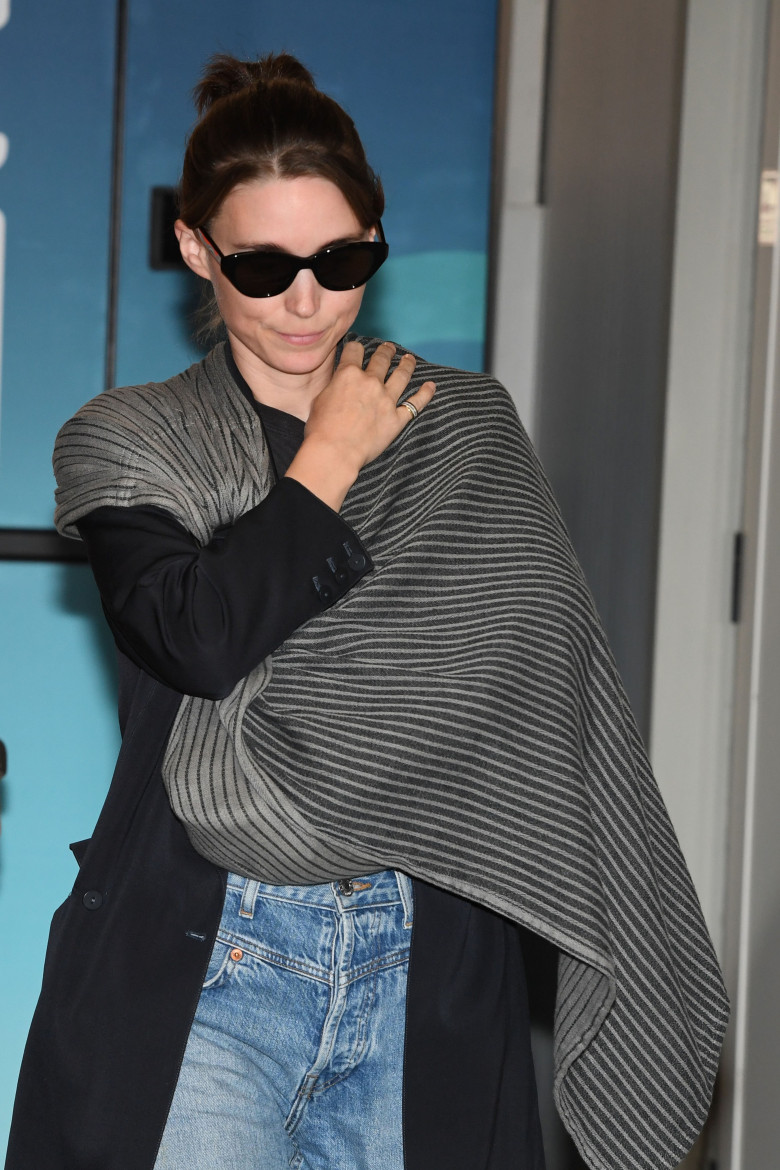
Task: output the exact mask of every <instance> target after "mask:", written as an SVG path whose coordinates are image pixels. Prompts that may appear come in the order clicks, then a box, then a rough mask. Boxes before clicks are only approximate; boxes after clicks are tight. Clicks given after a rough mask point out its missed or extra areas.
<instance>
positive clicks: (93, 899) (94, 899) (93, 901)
mask: <svg viewBox="0 0 780 1170" xmlns="http://www.w3.org/2000/svg"><path fill="white" fill-rule="evenodd" d="M81 900H82V902H83V903H84V905H85V906H86V908H87V910H99V909H100V907H101V906H102V905H103V895H102V894H101V892H100V890H87V892H86V894H85V895H84V897H83V898H82V899H81Z"/></svg>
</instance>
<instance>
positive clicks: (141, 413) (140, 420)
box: [52, 346, 253, 536]
mask: <svg viewBox="0 0 780 1170" xmlns="http://www.w3.org/2000/svg"><path fill="white" fill-rule="evenodd" d="M231 386H232V381H231V379H230V376H229V372H228V368H227V363H226V361H225V357H224V349H223V347H222V346H218V347H217V348H216V349H215V350H213V351H212V352H211V353H210V354H208V355H207V356H206V357H205V358H204V359H203V360H202V361H201V362H198V363H196V364H195V365H193V366H190V368H189V369H187V370H185V371H184V372H183V373H181V374H177V375H176V376H175V377H173V378H169V379H167V380H166V381H164V382H149V383H146V384H144V385H140V386H122V387H117V388H115V389H112V390H107V391H105V392H104V393H103V394H99V395H98V396H97V397H96V398H93V399H92V400H91V401H90V402H88V403H86V405H85V406H82V408H81V409H80V410H79V411H78V412H77V413H76V414H75V415H74V416H73V417H72V418H71V419H69V420H68V422H66V423H65V425H64V426H63V427H62V428H61V430H60V432H59V434H58V435H57V440H56V443H55V447H54V455H53V460H52V462H53V467H54V474H55V478H56V480H57V490H56V501H57V507H56V511H55V524H56V525H57V528H58V529H59V530H60V531H61V532H63V533H65V534H66V535H70V536H74V535H76V528H75V525H76V523H77V521H78V520H79V519H80V518H81V517H82V516H84V515H86V514H87V513H88V512H90V511H92V510H93V509H95V508H97V507H100V506H103V505H109V506H129V505H139V504H140V505H148V504H154V505H156V506H158V507H165V508H167V509H169V510H170V511H172V512H173V513H174V514H175V515H176V516H177V518H178V519H180V520H181V521H182V522H183V523H186V524H187V527H188V528H189V529H190V530H193V524H192V519H193V517H192V515H191V513H192V512H193V509H192V504H191V501H190V499H189V498H188V496H189V495H190V494H191V493H188V490H187V489H188V486H190V485H191V484H192V482H193V481H195V480H197V481H198V482H199V483H201V482H202V479H203V471H202V469H203V467H204V466H206V465H207V464H208V463H209V462H213V461H209V460H208V459H207V458H206V452H208V451H209V450H210V449H211V447H212V446H213V443H214V434H215V431H217V430H218V429H219V428H220V426H222V427H223V429H225V430H226V431H232V430H234V429H236V421H237V420H236V417H233V416H234V415H235V416H238V415H239V414H247V412H246V409H245V407H244V406H243V404H242V401H241V398H240V395H239V394H238V392H237V391H235V389H233V390H231V389H230V387H231ZM247 421H248V425H249V427H250V428H251V427H252V425H253V416H252V417H249V418H248V420H247V419H245V420H244V422H245V423H247Z"/></svg>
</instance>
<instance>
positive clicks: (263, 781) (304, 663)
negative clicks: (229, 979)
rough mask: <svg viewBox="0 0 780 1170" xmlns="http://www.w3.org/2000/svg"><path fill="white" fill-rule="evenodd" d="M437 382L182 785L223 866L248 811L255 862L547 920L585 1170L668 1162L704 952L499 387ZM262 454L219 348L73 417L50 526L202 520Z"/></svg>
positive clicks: (695, 1122) (705, 1089) (185, 731)
mask: <svg viewBox="0 0 780 1170" xmlns="http://www.w3.org/2000/svg"><path fill="white" fill-rule="evenodd" d="M427 378H434V379H435V380H436V383H437V392H436V397H435V398H434V400H433V403H432V404H431V405H430V406H429V407H428V408H427V409H426V410H425V411H424V412H423V414H422V415H421V417H420V419H419V420H418V421H417V422H415V423H414V424H413V425H412V426H409V427H408V428H407V429H406V430H405V431H404V432H403V434H402V436H401V437H400V438H399V439H398V440H397V441H396V442H395V443H394V444H393V445H392V446H391V447H390V448H389V449H388V450H387V451H386V452H385V453H384V454H383V455H382V456H380V458H379V459H377V460H376V461H375V462H374V463H372V464H371V465H370V466H369V467H367V468H366V469H365V470H364V471H363V473H361V475H360V477H359V479H358V481H357V483H356V484H355V486H354V488H353V489H352V491H351V492H350V493H349V496H348V497H347V501H346V503H345V506H344V510H343V511H344V516H345V518H346V519H347V520H348V521H349V522H350V523H351V524H352V525H353V526H354V527H355V529H356V531H358V532H359V533H360V535H361V538H362V539H363V541H364V542H365V544H366V546H367V547H368V548H369V549H370V551H371V555H372V557H373V559H374V563H375V568H374V571H373V572H372V573H370V574H369V575H368V576H367V577H366V578H364V579H363V581H361V582H360V583H359V584H358V585H357V586H356V587H355V588H354V589H353V590H352V591H351V592H350V593H349V594H348V595H347V596H346V597H345V598H343V599H342V600H341V601H340V602H339V603H338V604H337V605H335V606H334V607H333V608H332V609H330V610H328V611H326V612H324V613H323V614H321V615H320V616H318V617H317V618H315V619H314V620H313V621H311V622H309V623H308V624H307V625H305V626H304V627H302V628H301V629H300V630H298V631H297V632H296V633H295V634H294V635H293V636H292V637H291V638H290V639H289V640H288V641H287V642H286V643H285V644H284V646H282V647H281V648H280V650H279V651H277V652H276V653H275V654H274V655H273V656H272V658H271V660H269V661H268V662H265V663H262V664H261V665H260V666H259V667H258V668H257V670H255V671H254V672H253V673H252V674H251V675H250V676H249V677H248V678H247V679H245V680H243V682H241V683H240V684H239V685H238V686H237V687H236V689H235V691H234V692H233V694H232V695H230V696H229V698H228V699H226V700H223V701H221V702H218V703H210V702H207V701H204V700H198V699H190V698H187V699H185V700H184V702H183V704H182V707H181V709H180V713H179V717H178V720H177V725H176V728H175V732H174V735H173V736H172V739H171V744H170V746H169V753H168V762H167V764H168V766H167V770H168V783H169V786H170V791H171V796H172V800H173V803H174V806H175V807H176V809H177V811H178V812H179V815H181V816H182V817H183V818H184V820H185V821H186V822H187V825H188V829H189V831H190V833H191V835H192V837H193V840H194V842H195V843H196V846H197V847H198V848H200V849H202V850H203V851H204V852H206V853H207V855H208V856H215V855H216V859H217V860H220V861H221V862H222V863H223V864H226V865H230V866H232V867H233V868H238V869H239V870H240V869H242V868H243V869H244V870H245V872H251V871H252V869H253V865H254V861H253V858H254V852H255V848H256V833H255V829H256V827H257V822H258V821H263V820H264V821H265V823H267V825H269V826H271V828H270V830H263V829H261V830H260V833H259V839H261V840H262V841H263V842H264V844H265V845H266V846H267V849H268V855H267V856H265V857H263V858H262V859H261V861H260V867H262V869H263V871H264V872H270V873H272V874H273V873H274V872H277V871H278V872H279V873H280V874H285V875H287V874H289V872H290V870H291V869H292V870H293V871H294V872H296V873H297V874H298V876H299V880H301V881H318V880H323V873H322V867H323V866H327V865H328V864H330V863H331V862H332V859H333V858H334V857H338V858H339V859H340V862H341V861H343V865H340V871H339V872H344V873H350V872H355V871H356V870H361V869H365V864H363V863H364V862H371V863H372V864H373V865H374V867H376V866H377V865H381V866H392V867H395V868H397V869H401V870H403V871H405V872H406V873H409V874H411V875H413V876H420V877H423V878H425V879H426V880H428V881H431V882H433V883H435V884H438V885H441V886H442V887H444V888H445V889H448V890H451V891H454V892H456V893H458V894H462V895H464V896H465V897H467V898H471V899H473V900H475V901H477V902H480V903H482V904H484V905H486V906H488V907H490V908H492V909H494V910H497V911H499V912H501V913H503V914H505V915H507V916H509V917H510V918H512V919H514V920H516V921H517V922H521V923H523V924H525V925H526V926H528V927H530V928H531V929H532V930H535V931H538V932H539V933H540V934H542V935H543V936H544V937H546V938H547V939H550V940H551V941H552V942H553V943H555V944H556V945H557V946H558V947H559V948H560V954H561V957H560V967H559V985H558V999H557V1010H556V1021H555V1040H556V1080H555V1095H556V1101H557V1105H558V1109H559V1111H560V1113H561V1115H562V1117H563V1120H564V1122H565V1123H566V1125H567V1128H568V1129H569V1131H570V1132H571V1134H572V1136H573V1137H574V1140H575V1141H576V1143H577V1145H578V1146H579V1148H580V1150H581V1152H582V1154H583V1156H584V1158H585V1160H586V1161H587V1162H588V1164H589V1165H590V1166H592V1167H599V1168H603V1170H660V1168H662V1167H671V1166H673V1165H675V1164H676V1163H677V1161H678V1160H679V1159H680V1158H681V1157H682V1156H683V1154H684V1153H685V1152H686V1150H687V1149H688V1147H689V1146H690V1144H691V1142H692V1141H693V1139H694V1137H695V1135H696V1133H697V1132H698V1130H699V1128H700V1126H701V1125H702V1123H703V1121H704V1118H705V1116H706V1113H707V1109H708V1106H709V1101H710V1095H711V1091H712V1085H713V1079H714V1076H715V1072H716V1067H717V1061H718V1054H719V1049H720V1044H721V1040H722V1036H723V1031H724V1028H725V1024H726V1019H727V1002H726V997H725V993H724V990H723V985H722V981H721V976H720V972H719V970H718V965H717V962H716V959H715V956H714V954H713V951H712V947H711V944H710V940H709V938H708V935H707V931H706V928H705V925H704V923H703V920H702V916H701V912H700V909H699V905H698V902H697V899H696V895H695V893H694V891H693V888H692V886H691V882H690V878H689V876H688V873H687V870H686V867H685V863H684V861H683V859H682V856H681V854H680V851H679V848H678V845H677V842H676V839H675V836H674V832H673V830H672V827H671V825H670V823H669V820H668V817H667V814H666V811H665V808H664V806H663V803H662V800H661V797H660V795H659V792H658V789H657V787H656V785H655V782H654V780H653V777H652V775H651V772H650V769H649V766H648V763H647V760H646V757H645V754H644V751H643V749H642V745H641V743H640V741H639V738H638V735H637V732H636V729H635V726H634V722H633V720H632V717H631V713H630V711H629V709H628V706H627V703H626V700H625V697H624V694H623V690H622V688H621V685H620V682H619V679H618V677H617V674H616V671H615V667H614V664H613V661H612V658H611V656H610V653H609V650H608V648H607V646H606V643H605V640H604V636H603V633H602V631H601V628H600V626H599V622H598V619H597V617H596V615H595V613H594V610H593V605H592V602H591V599H590V596H589V593H588V590H587V588H586V586H585V584H584V582H583V580H582V576H581V572H580V569H579V567H578V565H577V562H576V559H575V557H574V555H573V552H572V550H571V547H570V545H569V541H568V539H567V536H566V533H565V531H564V528H563V525H562V523H561V520H560V518H559V514H558V510H557V508H556V505H555V503H554V501H553V499H552V496H551V493H550V489H549V487H548V484H547V482H546V480H545V478H544V476H543V474H542V472H541V471H540V469H539V466H538V463H537V461H536V459H535V456H534V454H533V452H532V450H531V448H530V446H529V444H528V441H527V439H526V438H525V435H524V433H523V431H522V428H521V427H520V425H519V422H518V420H517V417H516V415H515V413H514V410H513V407H512V405H511V403H510V400H509V398H508V396H507V395H506V393H505V391H504V390H503V389H502V388H501V387H500V386H498V385H497V384H496V383H495V382H492V381H491V380H489V379H488V378H486V377H484V376H482V375H477V374H468V373H463V372H460V371H455V370H448V369H443V368H439V367H432V366H429V365H427V364H424V363H419V364H418V367H417V371H416V373H415V379H414V383H415V384H419V383H420V382H422V381H423V380H425V379H427ZM267 464H268V459H267V455H266V452H265V445H264V442H263V439H262V436H261V434H260V432H259V426H258V423H257V420H256V418H255V417H254V415H253V413H252V411H251V409H250V407H249V406H248V404H246V403H245V402H244V401H243V400H242V399H241V397H240V395H239V393H238V391H237V390H236V388H235V386H233V384H232V382H231V380H230V377H229V374H228V372H227V368H226V364H225V361H224V354H223V352H222V350H221V349H220V348H218V349H217V350H216V351H214V352H213V353H212V354H211V355H210V356H209V357H208V358H206V360H205V362H203V363H202V364H201V365H199V366H195V367H193V368H192V369H190V370H189V371H187V372H186V373H185V374H183V375H180V376H179V377H178V378H174V379H172V380H171V381H170V382H168V383H164V384H163V385H161V386H160V385H152V386H146V387H136V388H130V389H125V390H120V391H111V392H110V393H108V394H106V395H102V396H101V397H100V398H98V399H96V400H94V401H93V402H92V403H90V404H88V406H87V407H85V408H84V409H83V410H82V411H81V412H79V414H78V415H76V417H75V419H73V420H71V422H70V423H69V424H66V427H65V428H64V429H63V431H62V433H61V436H60V439H59V441H58V445H57V450H56V454H55V469H56V472H57V477H58V481H59V485H60V486H59V490H58V505H59V506H58V511H57V522H58V526H59V527H60V529H61V531H69V532H71V533H72V532H73V527H72V526H73V523H74V521H75V520H76V519H77V518H78V516H79V515H83V514H84V513H85V512H87V511H89V509H90V508H94V507H96V506H97V505H98V504H101V503H113V504H117V503H120V504H131V503H155V504H158V505H160V506H162V507H166V508H168V509H169V510H170V511H171V512H173V513H174V514H175V515H176V516H177V517H178V518H179V519H180V520H181V521H182V522H183V523H184V524H186V525H187V526H188V527H189V528H190V530H191V531H192V532H194V533H195V534H196V536H197V537H198V539H200V540H202V541H203V540H207V539H208V537H209V534H210V532H211V531H212V530H213V529H214V528H215V527H216V526H217V525H218V524H222V523H225V522H228V521H229V520H231V519H233V518H234V517H235V516H237V515H239V514H240V513H241V512H242V511H243V510H244V509H245V508H247V507H250V506H251V505H252V504H253V503H254V502H256V501H257V500H259V499H261V498H262V496H263V494H264V493H265V491H266V490H267V489H268V485H269V482H270V481H269V473H268V470H267ZM221 818H224V819H223V820H221ZM253 826H255V828H253ZM273 833H278V834H279V836H278V837H277V838H274V837H273ZM226 841H227V842H228V847H227V848H225V842H226ZM255 861H256V859H255ZM260 867H259V868H260ZM325 876H327V877H332V876H335V875H334V874H333V873H328V874H326V875H325ZM284 880H287V878H286V877H285V879H284Z"/></svg>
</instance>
